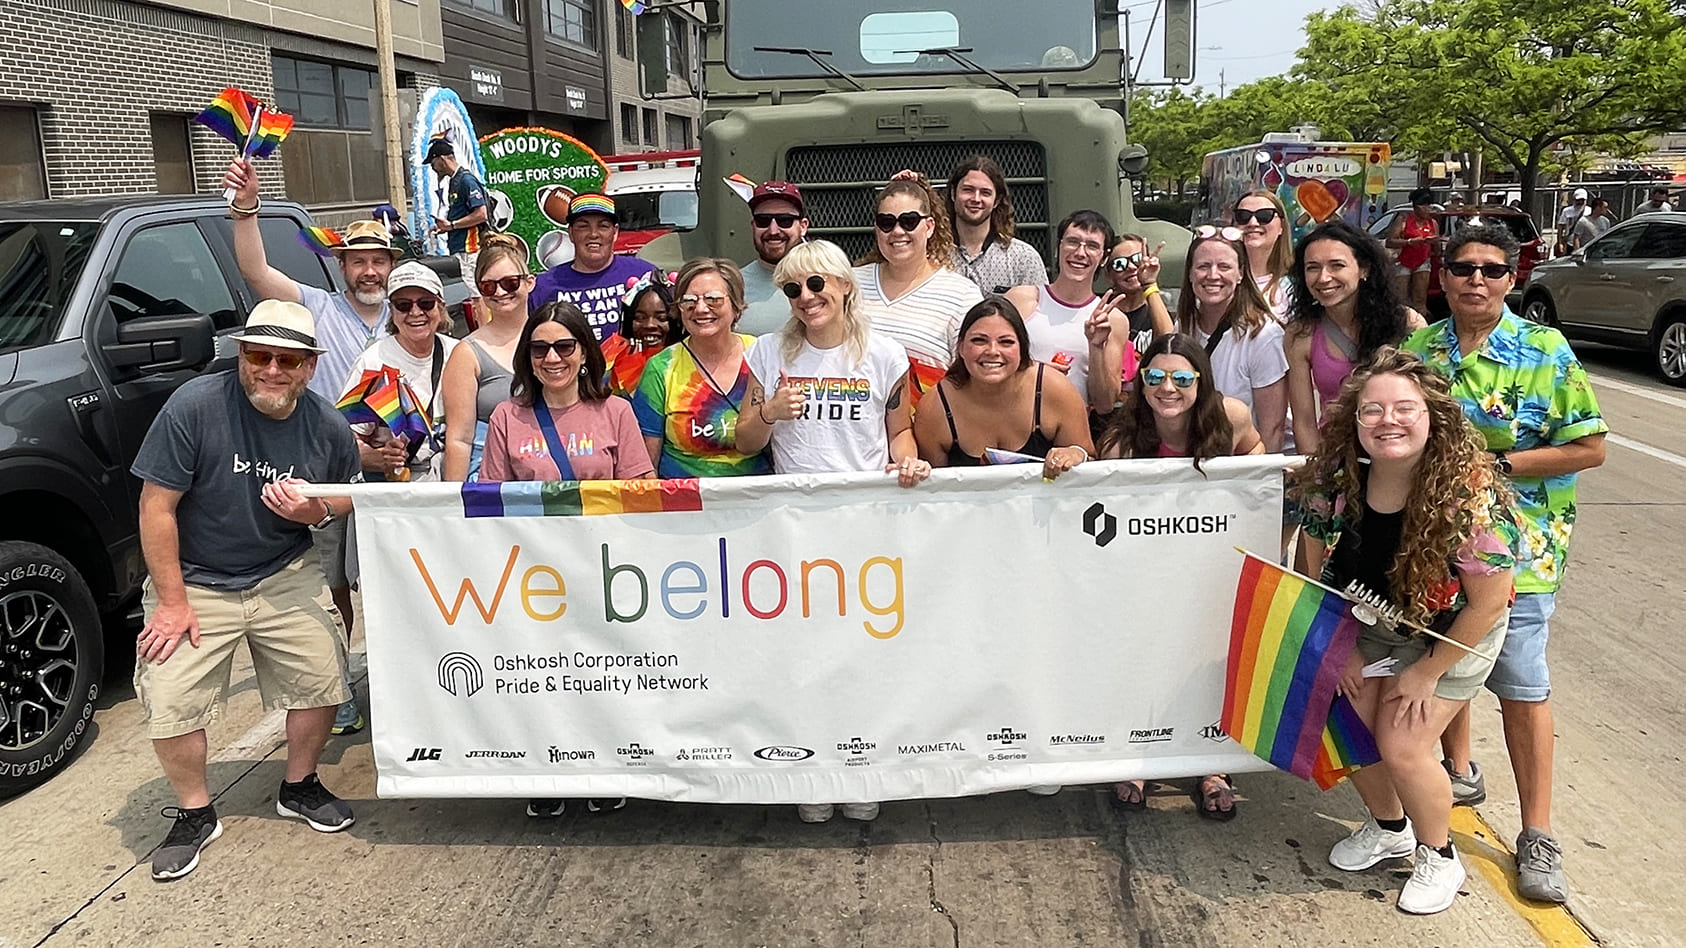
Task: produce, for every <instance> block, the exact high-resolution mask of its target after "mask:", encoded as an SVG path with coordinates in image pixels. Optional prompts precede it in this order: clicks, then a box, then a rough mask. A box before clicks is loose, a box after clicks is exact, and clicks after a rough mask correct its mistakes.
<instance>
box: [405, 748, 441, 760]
mask: <svg viewBox="0 0 1686 948" xmlns="http://www.w3.org/2000/svg"><path fill="white" fill-rule="evenodd" d="M443 751H444V748H442V747H418V748H416V749H415V750H413V751H411V752H410V756H408V757H406V758H404V761H405V762H406V763H415V762H416V761H422V760H438V759H439V755H440V754H441V753H443Z"/></svg>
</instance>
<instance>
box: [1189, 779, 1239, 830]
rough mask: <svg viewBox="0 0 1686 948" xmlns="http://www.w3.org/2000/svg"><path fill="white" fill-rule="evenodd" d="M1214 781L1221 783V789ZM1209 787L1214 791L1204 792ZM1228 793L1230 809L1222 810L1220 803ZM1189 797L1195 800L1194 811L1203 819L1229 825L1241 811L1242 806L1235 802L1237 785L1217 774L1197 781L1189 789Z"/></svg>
mask: <svg viewBox="0 0 1686 948" xmlns="http://www.w3.org/2000/svg"><path fill="white" fill-rule="evenodd" d="M1214 781H1218V782H1221V784H1222V786H1221V788H1220V787H1219V784H1218V783H1215V782H1214ZM1208 786H1210V787H1212V788H1213V789H1212V791H1211V792H1209V793H1204V792H1202V790H1203V789H1204V788H1205V787H1208ZM1226 793H1227V794H1229V809H1227V810H1220V809H1218V801H1219V800H1220V799H1222V797H1223V795H1224V794H1226ZM1189 797H1190V798H1192V799H1193V800H1194V809H1195V811H1196V812H1198V813H1199V814H1200V815H1201V817H1202V818H1204V819H1208V820H1214V821H1216V822H1219V823H1228V822H1229V821H1230V820H1233V819H1235V813H1236V811H1237V810H1239V809H1240V805H1239V804H1237V803H1236V802H1235V785H1234V784H1232V783H1230V782H1229V778H1227V777H1224V776H1221V775H1217V774H1213V775H1212V776H1209V777H1201V778H1200V779H1199V780H1196V781H1195V782H1194V786H1193V787H1192V788H1190V789H1189Z"/></svg>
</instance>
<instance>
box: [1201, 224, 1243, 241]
mask: <svg viewBox="0 0 1686 948" xmlns="http://www.w3.org/2000/svg"><path fill="white" fill-rule="evenodd" d="M1194 236H1195V237H1196V238H1197V239H1199V240H1211V239H1212V238H1214V237H1222V238H1223V239H1225V240H1228V241H1231V242H1239V241H1240V240H1241V229H1240V228H1239V227H1213V226H1212V225H1211V224H1201V225H1200V226H1199V227H1196V228H1195V229H1194Z"/></svg>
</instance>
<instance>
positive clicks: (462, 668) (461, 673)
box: [439, 652, 486, 698]
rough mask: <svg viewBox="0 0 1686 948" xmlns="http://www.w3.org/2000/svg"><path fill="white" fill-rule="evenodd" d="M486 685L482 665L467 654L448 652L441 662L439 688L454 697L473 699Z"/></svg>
mask: <svg viewBox="0 0 1686 948" xmlns="http://www.w3.org/2000/svg"><path fill="white" fill-rule="evenodd" d="M485 685H486V674H485V672H483V671H481V669H480V663H479V662H477V661H475V660H474V656H473V655H470V654H468V653H467V652H448V653H446V655H445V657H444V658H441V659H440V660H439V687H441V688H443V689H445V690H446V691H448V692H450V693H451V694H453V695H460V696H461V697H464V698H471V697H473V696H474V693H475V692H476V691H479V690H480V689H481V688H483V687H485Z"/></svg>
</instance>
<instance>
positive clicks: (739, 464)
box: [632, 257, 783, 477]
mask: <svg viewBox="0 0 1686 948" xmlns="http://www.w3.org/2000/svg"><path fill="white" fill-rule="evenodd" d="M675 290H676V292H677V293H678V304H677V305H678V309H679V318H680V320H681V322H682V323H683V324H684V325H683V332H684V338H682V339H680V340H679V341H677V342H675V343H673V344H672V345H670V346H668V347H667V348H665V349H663V350H661V351H660V352H658V353H656V354H655V355H653V356H651V357H650V360H649V362H648V363H646V364H645V366H644V375H643V378H642V380H641V381H640V382H639V385H638V389H637V391H636V392H635V393H634V394H633V396H632V409H633V414H634V415H636V416H637V418H638V427H639V430H640V431H641V432H643V437H644V446H645V448H646V449H647V450H648V451H649V453H650V460H651V462H652V463H653V464H654V465H655V467H656V473H657V475H658V476H660V477H732V476H736V475H740V474H767V473H771V471H772V461H771V459H769V458H768V457H767V455H766V453H765V452H763V451H748V452H746V451H742V450H740V449H739V447H738V438H737V429H738V416H739V412H740V411H742V410H743V406H744V399H745V398H747V397H748V396H749V387H750V383H751V378H750V374H749V359H748V354H749V352H750V350H751V349H752V348H753V347H754V346H755V345H756V344H757V343H756V340H755V338H754V337H753V336H747V335H742V334H740V333H737V332H735V331H733V326H734V325H735V324H736V323H737V321H738V315H739V313H741V312H742V311H743V302H744V300H743V292H744V291H743V277H742V276H740V275H739V273H738V268H737V265H736V264H734V263H732V262H731V261H729V260H722V259H719V258H714V257H698V258H697V259H695V260H691V261H689V262H688V263H686V264H685V265H684V266H683V267H681V268H680V270H679V277H678V280H677V283H676V286H675ZM780 297H781V298H782V297H783V294H780ZM768 338H771V337H768ZM774 344H775V343H773V342H770V341H764V342H762V343H761V345H774Z"/></svg>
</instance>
